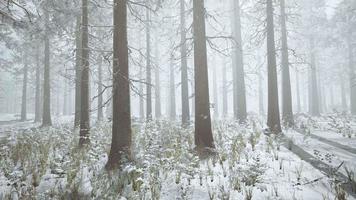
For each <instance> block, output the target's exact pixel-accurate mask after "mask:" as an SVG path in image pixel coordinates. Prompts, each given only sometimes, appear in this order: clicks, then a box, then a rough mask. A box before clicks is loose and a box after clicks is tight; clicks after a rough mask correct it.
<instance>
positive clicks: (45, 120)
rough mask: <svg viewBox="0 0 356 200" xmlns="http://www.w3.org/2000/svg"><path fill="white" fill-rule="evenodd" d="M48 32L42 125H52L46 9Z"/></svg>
mask: <svg viewBox="0 0 356 200" xmlns="http://www.w3.org/2000/svg"><path fill="white" fill-rule="evenodd" d="M44 15H45V20H46V28H45V29H46V33H45V36H44V43H45V50H44V51H45V52H44V54H45V57H44V74H43V78H44V81H43V110H42V111H43V114H42V126H51V125H52V120H51V85H50V46H49V45H50V44H49V27H48V26H49V13H48V11H47V9H45V14H44Z"/></svg>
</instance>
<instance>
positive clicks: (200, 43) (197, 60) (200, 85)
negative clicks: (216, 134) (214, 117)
mask: <svg viewBox="0 0 356 200" xmlns="http://www.w3.org/2000/svg"><path fill="white" fill-rule="evenodd" d="M193 30H194V31H193V38H194V78H195V79H194V80H195V145H196V147H197V148H198V149H201V148H214V139H213V133H212V130H211V117H210V103H209V81H208V63H207V52H206V34H205V8H204V0H193Z"/></svg>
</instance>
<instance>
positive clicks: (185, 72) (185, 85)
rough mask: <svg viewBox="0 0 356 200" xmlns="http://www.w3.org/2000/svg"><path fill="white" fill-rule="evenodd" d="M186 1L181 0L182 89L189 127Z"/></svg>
mask: <svg viewBox="0 0 356 200" xmlns="http://www.w3.org/2000/svg"><path fill="white" fill-rule="evenodd" d="M185 24H186V23H185V0H180V31H181V32H180V34H181V35H180V37H181V39H180V40H181V41H180V42H181V49H180V56H181V60H180V62H181V81H182V83H181V87H182V89H181V90H182V96H181V97H182V125H183V126H187V125H189V121H190V115H189V88H188V64H187V43H186V28H185Z"/></svg>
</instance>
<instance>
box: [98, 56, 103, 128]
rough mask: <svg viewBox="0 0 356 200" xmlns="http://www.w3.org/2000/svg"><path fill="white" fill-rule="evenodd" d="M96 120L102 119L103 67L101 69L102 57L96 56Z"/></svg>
mask: <svg viewBox="0 0 356 200" xmlns="http://www.w3.org/2000/svg"><path fill="white" fill-rule="evenodd" d="M98 75H99V80H98V122H100V121H102V120H103V117H104V114H103V107H104V105H103V69H102V57H101V56H99V57H98Z"/></svg>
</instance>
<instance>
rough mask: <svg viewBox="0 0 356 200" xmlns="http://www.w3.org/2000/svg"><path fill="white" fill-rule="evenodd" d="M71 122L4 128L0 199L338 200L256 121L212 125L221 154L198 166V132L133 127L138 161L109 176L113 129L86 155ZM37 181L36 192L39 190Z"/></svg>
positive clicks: (312, 144)
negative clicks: (195, 146) (195, 134)
mask: <svg viewBox="0 0 356 200" xmlns="http://www.w3.org/2000/svg"><path fill="white" fill-rule="evenodd" d="M71 120H72V117H64V118H58V119H55V120H54V121H56V123H55V125H54V127H53V128H46V129H38V128H37V127H36V124H33V123H27V122H25V123H19V122H17V123H16V124H12V125H3V126H1V127H2V130H4V128H3V127H4V126H5V127H7V128H11V131H12V133H13V134H12V137H10V138H9V143H7V144H5V146H2V148H1V150H0V153H1V155H2V156H1V159H0V164H2V166H4V167H3V168H2V169H4V170H3V171H1V172H0V191H1V192H0V198H1V197H5V196H6V195H10V194H11V193H14V194H15V193H16V195H18V197H19V198H21V197H24V196H26V195H30V194H32V193H31V191H32V192H33V191H35V193H34V194H32V195H34V196H35V198H37V199H41V198H48V197H49V196H51V198H53V199H59V198H61V197H62V198H63V197H65V198H70V197H72V198H74V197H75V196H76V195H77V196H76V197H78V196H79V197H82V198H87V199H96V198H104V199H105V198H112V199H155V198H159V199H163V200H170V199H210V198H212V197H214V198H215V199H227V197H229V199H245V198H247V197H248V196H249V195H251V196H252V199H261V200H262V199H311V198H312V199H334V198H335V189H334V185H335V183H334V180H333V179H332V178H330V177H327V176H325V174H324V173H322V172H320V171H318V170H317V169H315V168H314V167H312V166H311V165H310V164H309V163H307V162H305V161H303V160H302V159H301V158H299V157H298V156H297V155H295V154H293V153H292V152H291V151H289V150H288V149H287V148H285V147H284V146H283V145H282V142H281V141H280V140H279V139H278V137H276V138H274V136H266V135H264V134H263V133H262V127H263V126H262V125H261V124H260V123H259V122H258V121H257V120H254V121H253V122H252V120H251V121H250V123H249V125H248V126H246V127H241V126H239V125H238V123H237V122H235V121H229V120H224V121H216V122H214V123H213V129H214V138H215V145H216V151H217V155H216V156H212V157H209V158H208V159H199V157H198V155H197V154H196V153H195V152H194V150H193V141H194V140H193V132H192V131H193V129H192V127H190V128H189V129H182V128H180V125H179V123H174V122H168V121H165V120H161V121H154V122H152V123H134V125H133V141H134V143H133V149H132V151H133V155H134V162H131V163H128V164H127V165H125V166H123V168H122V170H121V171H120V170H119V171H114V172H110V173H108V172H107V171H106V170H105V169H104V166H105V163H106V161H107V154H108V152H109V147H110V135H111V124H110V123H109V122H104V123H100V124H97V125H95V126H94V127H92V129H91V142H92V143H91V145H90V146H89V147H88V148H87V149H85V150H84V151H81V150H79V149H78V148H77V140H78V131H77V130H76V131H73V130H72V128H70V127H71V124H72V121H71ZM26 123H27V124H26ZM37 126H38V125H37ZM19 133H21V134H19ZM285 134H286V135H287V136H288V137H293V141H294V143H295V144H298V145H300V146H301V147H302V148H303V149H305V150H306V151H308V152H309V153H312V154H314V155H315V157H317V158H318V159H323V161H326V162H329V161H330V163H329V164H330V165H332V166H337V165H339V164H340V162H342V161H345V164H344V165H345V166H348V167H349V168H350V169H354V168H355V166H356V163H355V161H354V160H356V159H355V155H353V154H350V153H349V152H345V151H344V150H340V149H337V148H335V147H333V146H330V145H327V144H323V143H321V142H318V141H315V139H311V138H309V137H307V136H305V135H302V134H300V133H297V132H296V131H293V130H288V131H286V132H285ZM19 144H20V145H19ZM22 147H26V148H29V149H26V150H24V149H22ZM315 150H318V151H319V154H315ZM15 152H20V153H21V154H15ZM328 153H329V155H331V156H327V155H328ZM22 154H25V155H22ZM16 156H18V157H19V158H18V160H17V161H16V160H14V158H15V157H16ZM15 161H16V162H15ZM34 163H37V164H35V165H33V164H34ZM342 172H343V173H345V171H344V169H342ZM37 179H38V186H34V180H37ZM319 179H320V180H319ZM314 180H317V181H314ZM15 183H18V184H16V186H15ZM33 189H34V190H33ZM348 199H354V198H353V197H352V196H348Z"/></svg>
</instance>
